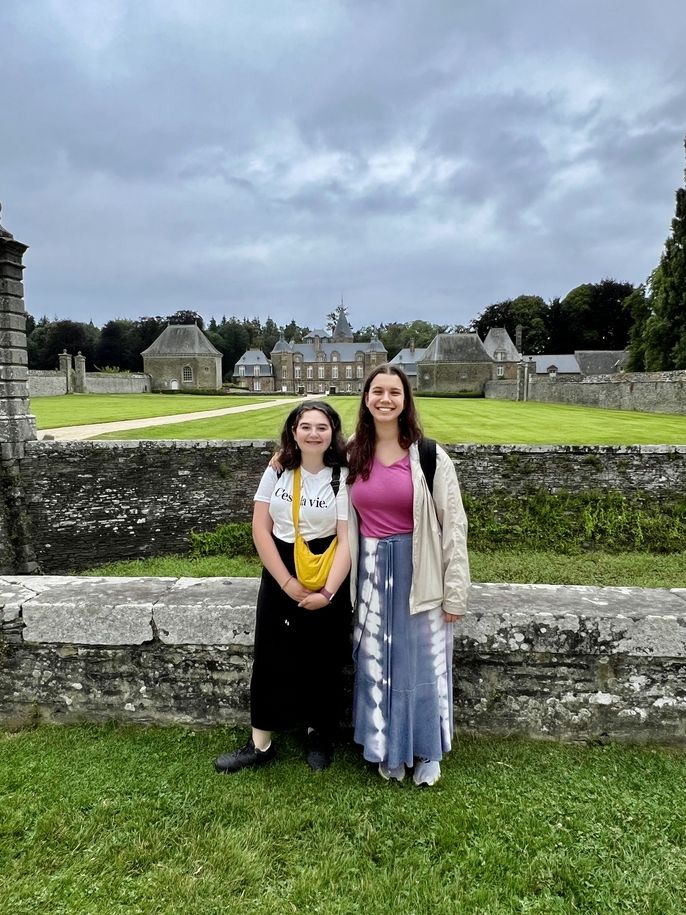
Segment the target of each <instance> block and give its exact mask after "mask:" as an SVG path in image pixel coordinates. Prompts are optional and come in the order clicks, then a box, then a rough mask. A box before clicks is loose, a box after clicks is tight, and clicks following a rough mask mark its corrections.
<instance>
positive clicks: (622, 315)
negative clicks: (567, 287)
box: [548, 279, 635, 353]
mask: <svg viewBox="0 0 686 915" xmlns="http://www.w3.org/2000/svg"><path fill="white" fill-rule="evenodd" d="M634 291H635V290H634V287H633V285H632V284H631V283H619V282H617V280H613V279H604V280H601V281H600V283H583V284H582V285H581V286H577V287H576V288H575V289H572V290H571V292H568V293H567V295H566V296H565V297H564V299H562V300H561V301H559V300H554V301H553V302H551V305H550V310H549V318H548V324H549V328H550V339H549V344H548V346H549V349H548V352H550V353H573V352H574V351H575V350H577V349H613V350H619V349H624V347H625V346H626V345H627V344H628V342H629V334H630V330H631V323H632V318H631V314H630V312H628V311H627V309H626V308H625V307H624V302H625V300H626V299H627V298H628V297H629V296H630V295H631V294H632V293H633V292H634Z"/></svg>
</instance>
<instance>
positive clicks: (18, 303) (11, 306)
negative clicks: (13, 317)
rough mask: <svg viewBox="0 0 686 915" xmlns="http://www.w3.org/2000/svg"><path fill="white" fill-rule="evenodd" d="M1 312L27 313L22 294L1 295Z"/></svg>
mask: <svg viewBox="0 0 686 915" xmlns="http://www.w3.org/2000/svg"><path fill="white" fill-rule="evenodd" d="M0 312H5V313H7V312H10V313H11V314H17V315H25V314H26V306H25V305H24V300H23V299H22V298H21V296H16V295H7V294H5V295H0Z"/></svg>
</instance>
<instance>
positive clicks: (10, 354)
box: [0, 346, 29, 366]
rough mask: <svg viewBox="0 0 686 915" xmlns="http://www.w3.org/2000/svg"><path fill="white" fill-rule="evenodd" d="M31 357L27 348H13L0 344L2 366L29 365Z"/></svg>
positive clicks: (0, 364)
mask: <svg viewBox="0 0 686 915" xmlns="http://www.w3.org/2000/svg"><path fill="white" fill-rule="evenodd" d="M28 364H29V357H28V355H27V352H26V348H23V349H22V348H16V347H15V348H12V349H8V348H7V347H4V346H0V366H2V365H12V366H14V365H28Z"/></svg>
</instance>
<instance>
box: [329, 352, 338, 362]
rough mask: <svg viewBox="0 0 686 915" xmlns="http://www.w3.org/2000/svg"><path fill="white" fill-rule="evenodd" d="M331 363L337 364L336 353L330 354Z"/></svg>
mask: <svg viewBox="0 0 686 915" xmlns="http://www.w3.org/2000/svg"><path fill="white" fill-rule="evenodd" d="M331 361H332V362H338V353H331Z"/></svg>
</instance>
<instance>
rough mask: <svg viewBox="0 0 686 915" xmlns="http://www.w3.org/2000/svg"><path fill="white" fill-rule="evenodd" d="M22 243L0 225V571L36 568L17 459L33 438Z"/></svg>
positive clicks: (19, 458) (34, 423) (28, 572)
mask: <svg viewBox="0 0 686 915" xmlns="http://www.w3.org/2000/svg"><path fill="white" fill-rule="evenodd" d="M27 247H28V246H27V245H23V244H22V243H21V242H18V241H15V239H14V236H13V235H11V234H10V233H9V232H8V231H7V230H6V229H3V227H2V225H0V574H3V573H4V574H10V573H15V574H30V573H32V572H35V571H37V569H38V566H37V563H36V561H35V554H34V550H33V546H32V543H31V539H32V538H31V534H30V527H29V522H28V518H27V514H26V511H25V510H24V495H23V488H22V485H21V472H20V469H21V460H22V458H23V457H24V445H25V443H26V442H29V441H33V440H34V439H35V438H36V421H35V419H34V417H33V416H32V415H31V414H30V412H29V384H28V381H29V372H28V359H27V355H26V312H25V311H24V286H23V284H22V281H21V279H22V271H23V270H24V267H23V264H22V258H23V256H24V252H25V251H26V249H27Z"/></svg>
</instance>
